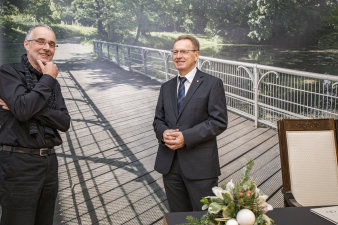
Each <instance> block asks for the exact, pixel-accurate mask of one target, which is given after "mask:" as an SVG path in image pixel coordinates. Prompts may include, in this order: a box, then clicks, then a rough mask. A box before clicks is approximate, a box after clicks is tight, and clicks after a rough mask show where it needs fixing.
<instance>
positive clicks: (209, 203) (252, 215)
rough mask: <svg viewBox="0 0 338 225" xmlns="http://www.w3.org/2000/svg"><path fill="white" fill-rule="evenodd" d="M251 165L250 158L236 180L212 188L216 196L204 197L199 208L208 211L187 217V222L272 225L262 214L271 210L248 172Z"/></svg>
mask: <svg viewBox="0 0 338 225" xmlns="http://www.w3.org/2000/svg"><path fill="white" fill-rule="evenodd" d="M253 165H254V162H253V161H252V160H251V161H250V162H249V163H248V164H247V165H246V169H245V172H244V173H243V175H242V178H241V180H240V181H239V182H237V183H235V184H234V183H233V182H232V180H231V181H230V182H228V183H227V184H226V185H221V186H220V187H214V188H213V189H212V191H213V193H214V194H215V196H207V197H203V198H202V200H201V202H202V203H204V205H203V207H202V210H206V209H207V210H208V211H207V213H206V214H205V215H204V216H203V217H202V218H201V219H197V218H193V217H191V216H190V217H187V221H188V223H186V225H192V224H194V225H207V224H212V225H272V224H274V221H273V220H272V219H271V218H269V217H268V216H267V215H265V213H266V212H267V211H269V210H272V206H271V205H269V204H268V203H267V202H266V199H267V198H268V196H267V195H264V194H262V193H261V192H260V191H259V189H258V188H257V186H256V183H255V182H254V181H253V180H251V179H250V177H249V173H250V171H251V169H252V167H253Z"/></svg>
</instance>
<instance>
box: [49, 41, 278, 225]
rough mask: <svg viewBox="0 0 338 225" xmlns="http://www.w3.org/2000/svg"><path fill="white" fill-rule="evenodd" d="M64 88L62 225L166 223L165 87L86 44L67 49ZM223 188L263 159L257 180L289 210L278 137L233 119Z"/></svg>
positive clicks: (224, 139) (62, 62)
mask: <svg viewBox="0 0 338 225" xmlns="http://www.w3.org/2000/svg"><path fill="white" fill-rule="evenodd" d="M55 59H56V62H57V63H58V65H59V68H60V71H61V72H60V75H59V78H58V80H59V82H60V83H61V86H62V92H63V94H64V97H65V99H66V104H67V107H68V109H69V112H70V114H71V117H72V121H71V128H70V130H69V131H68V132H67V133H63V134H62V137H63V140H64V143H63V145H62V146H60V147H58V148H57V156H58V159H59V180H60V181H59V196H58V201H57V206H56V215H55V218H56V221H55V224H67V225H72V224H74V225H75V224H83V225H84V224H88V225H94V224H102V225H104V224H114V225H115V224H116V225H117V224H133V225H135V224H163V222H162V216H163V214H164V213H165V212H167V211H168V206H167V201H166V196H165V192H164V188H163V182H162V179H161V175H160V174H159V173H157V172H156V171H154V169H153V167H154V161H155V157H156V151H157V140H156V138H155V134H154V132H153V128H152V121H153V118H154V110H155V105H156V101H157V97H158V94H159V88H160V83H158V82H157V81H155V80H151V79H150V78H148V77H146V76H143V75H139V74H136V73H133V72H128V71H125V70H123V69H121V68H119V67H118V66H116V65H114V64H113V63H110V62H107V61H102V60H99V59H95V57H94V56H93V55H92V54H91V53H90V51H89V50H87V49H85V48H84V47H82V46H81V45H79V44H75V43H73V44H70V43H69V44H61V45H60V47H59V48H58V49H57V53H56V57H55ZM218 144H219V153H220V163H221V165H222V175H221V177H220V182H221V183H224V182H227V181H229V180H230V179H233V180H234V181H236V180H238V178H239V177H240V175H241V173H242V172H243V170H242V168H243V166H244V165H245V164H246V163H247V162H248V161H249V160H250V159H254V160H255V166H254V169H253V173H252V177H253V178H254V179H255V181H256V182H257V184H258V185H259V188H260V189H261V190H262V191H263V192H264V193H266V194H267V195H269V196H270V199H269V202H270V204H272V205H273V206H274V207H283V200H282V195H281V193H280V188H281V184H282V181H281V171H280V159H279V149H278V137H277V132H276V130H274V129H270V128H255V127H254V123H253V121H250V120H247V119H245V118H243V117H241V116H238V115H236V114H234V113H231V112H229V128H228V129H227V130H226V131H225V132H224V133H223V134H221V135H220V136H219V137H218Z"/></svg>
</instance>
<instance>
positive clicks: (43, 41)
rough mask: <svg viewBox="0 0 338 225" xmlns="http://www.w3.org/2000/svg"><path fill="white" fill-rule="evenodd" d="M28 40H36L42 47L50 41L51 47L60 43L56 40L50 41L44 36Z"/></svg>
mask: <svg viewBox="0 0 338 225" xmlns="http://www.w3.org/2000/svg"><path fill="white" fill-rule="evenodd" d="M27 41H35V42H36V43H37V44H38V45H39V46H41V47H42V46H45V45H46V44H47V43H48V45H49V47H51V48H55V47H58V45H57V44H56V43H55V42H54V41H49V42H48V41H47V40H46V39H44V38H38V39H32V40H27Z"/></svg>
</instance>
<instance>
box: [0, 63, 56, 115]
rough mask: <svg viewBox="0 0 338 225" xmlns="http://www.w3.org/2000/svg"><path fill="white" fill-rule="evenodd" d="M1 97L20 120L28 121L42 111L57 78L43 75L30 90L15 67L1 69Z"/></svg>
mask: <svg viewBox="0 0 338 225" xmlns="http://www.w3.org/2000/svg"><path fill="white" fill-rule="evenodd" d="M0 76H1V79H0V87H5V88H1V89H0V98H1V99H3V100H4V102H5V103H6V104H7V106H8V107H9V109H10V111H11V112H12V113H13V115H14V117H15V118H16V119H17V120H19V121H28V120H30V119H31V118H32V117H33V116H34V115H35V114H36V113H38V112H39V111H41V110H42V109H43V108H44V107H45V105H46V103H47V101H48V98H49V96H50V95H51V90H52V89H53V88H54V86H55V83H56V80H55V79H54V78H52V77H51V76H49V75H43V76H42V77H41V79H40V80H39V82H38V83H37V84H36V85H35V87H34V88H33V89H32V91H30V92H28V91H27V88H26V87H25V85H24V83H23V81H22V79H21V77H20V75H19V74H18V72H17V71H16V70H15V69H13V68H9V67H8V68H6V69H3V68H1V69H0Z"/></svg>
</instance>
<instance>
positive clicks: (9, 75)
mask: <svg viewBox="0 0 338 225" xmlns="http://www.w3.org/2000/svg"><path fill="white" fill-rule="evenodd" d="M31 72H33V74H34V75H35V76H36V77H37V79H38V82H37V83H36V85H35V86H34V88H33V89H32V90H31V91H28V90H27V86H26V80H25V67H24V64H23V63H15V64H14V63H13V64H6V65H2V66H1V67H0V98H1V99H2V100H3V101H4V102H5V103H6V104H7V106H8V108H9V110H4V109H2V107H0V145H11V146H20V147H27V148H46V147H48V148H51V147H54V146H55V145H59V144H60V142H58V141H55V139H53V138H49V137H47V136H43V140H44V143H41V142H39V141H37V139H36V138H35V137H34V136H32V135H30V134H29V126H30V121H32V120H35V121H43V122H41V123H42V124H43V125H45V126H48V127H50V128H54V129H56V130H59V131H67V130H68V128H69V125H70V116H69V114H68V110H67V108H66V105H65V102H64V99H63V97H62V94H61V90H60V88H56V89H55V87H56V85H58V86H59V85H60V84H59V83H58V81H57V80H56V79H54V78H53V77H51V76H49V75H47V74H41V73H39V72H38V71H37V70H35V69H34V70H33V71H32V70H31ZM53 89H55V90H57V92H59V93H57V94H56V96H57V97H56V107H55V109H52V108H50V107H48V104H47V103H48V99H49V96H50V95H51V94H52V90H53ZM39 124H40V122H39ZM42 135H43V134H42Z"/></svg>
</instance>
